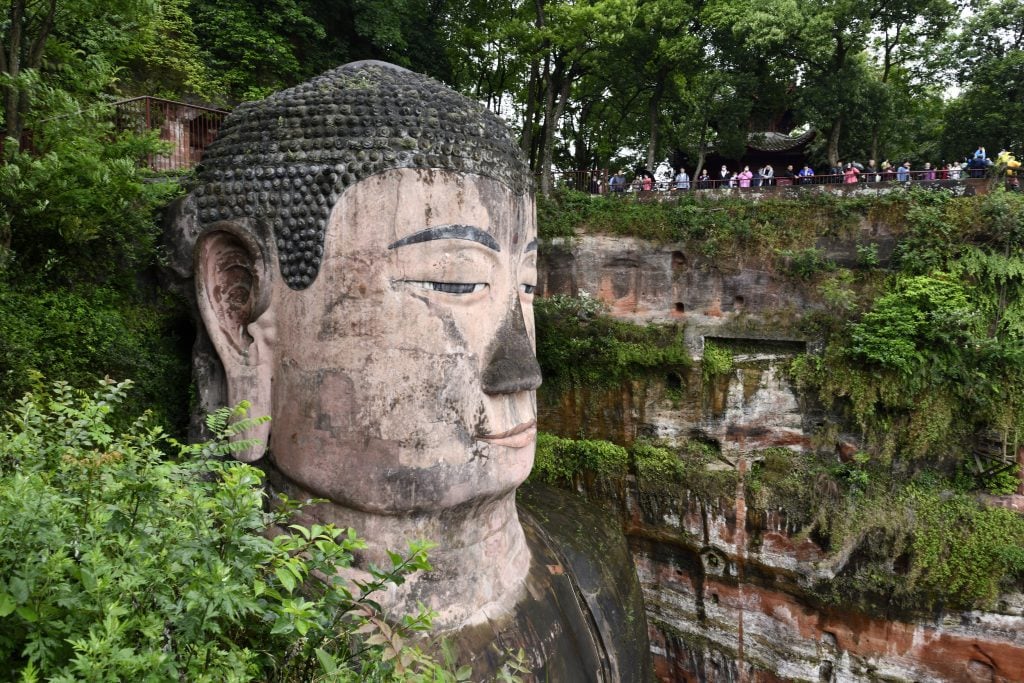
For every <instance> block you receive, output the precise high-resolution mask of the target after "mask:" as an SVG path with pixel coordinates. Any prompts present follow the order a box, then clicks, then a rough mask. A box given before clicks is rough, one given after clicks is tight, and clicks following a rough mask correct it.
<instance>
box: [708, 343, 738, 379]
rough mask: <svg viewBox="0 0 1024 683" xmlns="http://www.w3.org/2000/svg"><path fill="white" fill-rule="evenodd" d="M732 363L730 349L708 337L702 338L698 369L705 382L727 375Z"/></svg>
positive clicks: (730, 370)
mask: <svg viewBox="0 0 1024 683" xmlns="http://www.w3.org/2000/svg"><path fill="white" fill-rule="evenodd" d="M732 365H733V360H732V351H730V350H729V349H727V348H725V347H724V346H719V345H718V344H716V343H714V342H713V341H711V340H710V339H705V340H704V355H703V356H701V361H700V369H701V374H702V376H703V377H704V381H705V382H710V381H711V380H713V379H714V378H715V377H721V376H723V375H728V374H729V373H730V372H732Z"/></svg>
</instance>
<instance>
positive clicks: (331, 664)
mask: <svg viewBox="0 0 1024 683" xmlns="http://www.w3.org/2000/svg"><path fill="white" fill-rule="evenodd" d="M313 652H314V653H316V658H317V659H318V660H319V661H320V668H322V669H323V670H324V673H325V674H327V675H328V676H331V675H333V674H335V673H337V671H338V663H337V662H336V661H335V659H334V656H333V655H332V654H331V653H329V652H328V651H327V650H325V649H323V648H322V647H318V648H316V649H315V650H313Z"/></svg>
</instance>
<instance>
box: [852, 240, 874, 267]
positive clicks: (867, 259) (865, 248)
mask: <svg viewBox="0 0 1024 683" xmlns="http://www.w3.org/2000/svg"><path fill="white" fill-rule="evenodd" d="M878 264H879V260H878V245H877V244H875V243H873V242H872V243H871V244H858V245H857V265H858V266H860V267H861V268H877V267H878Z"/></svg>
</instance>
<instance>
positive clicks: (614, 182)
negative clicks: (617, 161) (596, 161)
mask: <svg viewBox="0 0 1024 683" xmlns="http://www.w3.org/2000/svg"><path fill="white" fill-rule="evenodd" d="M608 187H609V189H611V191H612V192H614V193H616V194H619V193H622V192H624V191H625V190H626V174H625V171H619V172H617V173H616V174H615V175H613V176H612V177H611V179H610V180H609V181H608Z"/></svg>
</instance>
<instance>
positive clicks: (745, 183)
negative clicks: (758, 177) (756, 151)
mask: <svg viewBox="0 0 1024 683" xmlns="http://www.w3.org/2000/svg"><path fill="white" fill-rule="evenodd" d="M753 177H754V174H753V173H751V172H750V167H749V166H744V167H743V170H742V171H741V172H739V173H737V174H736V180H737V181H739V186H740V187H746V188H749V187H750V180H751V179H752V178H753Z"/></svg>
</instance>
